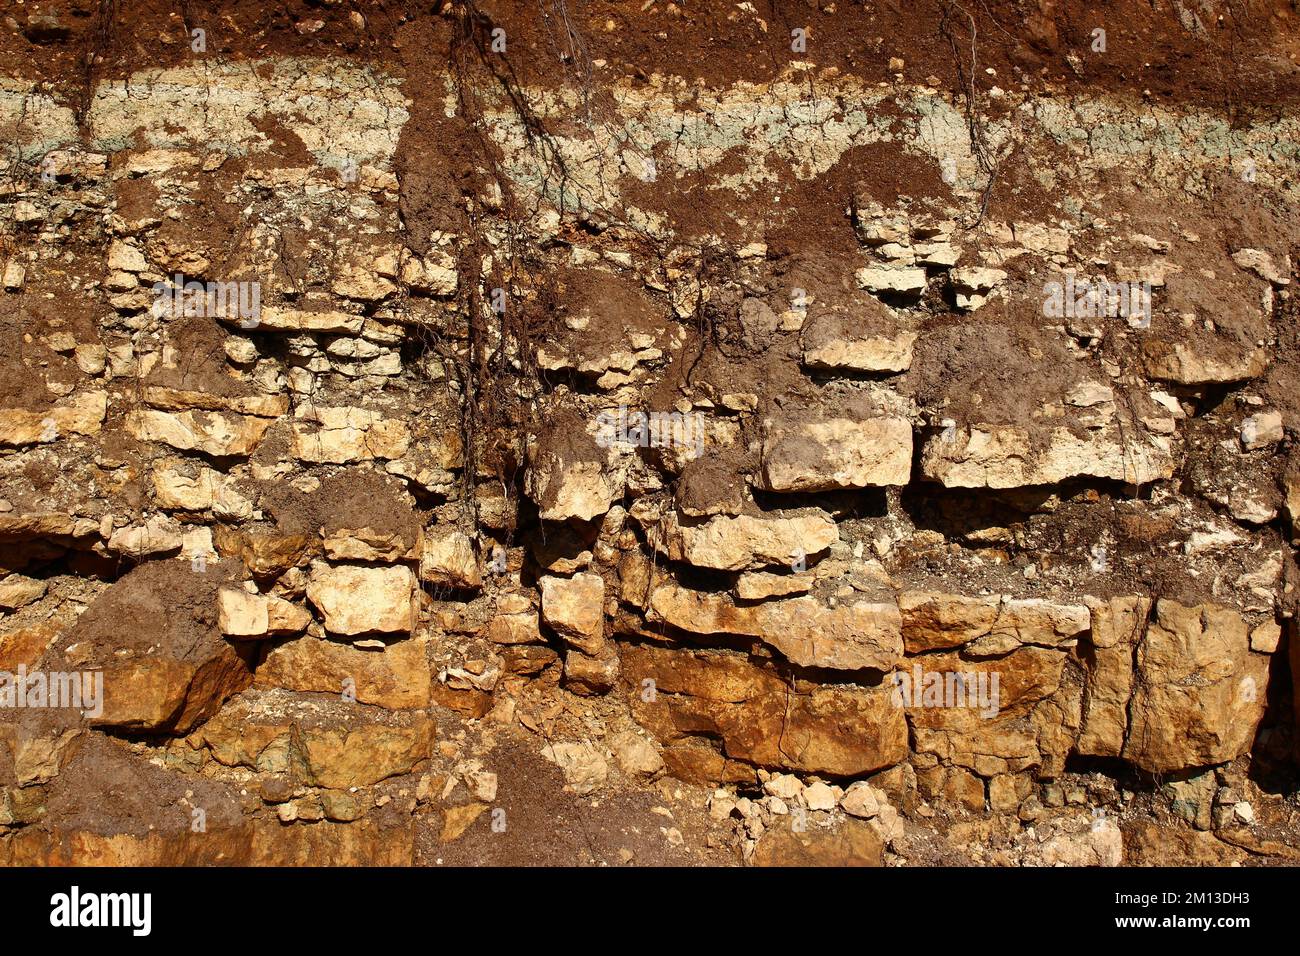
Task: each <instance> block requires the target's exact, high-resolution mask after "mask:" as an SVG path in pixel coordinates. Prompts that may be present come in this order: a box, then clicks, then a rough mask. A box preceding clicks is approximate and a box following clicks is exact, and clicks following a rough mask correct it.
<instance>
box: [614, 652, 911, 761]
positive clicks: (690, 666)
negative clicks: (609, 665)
mask: <svg viewBox="0 0 1300 956" xmlns="http://www.w3.org/2000/svg"><path fill="white" fill-rule="evenodd" d="M623 666H624V678H625V679H626V680H627V681H628V682H629V683H630V684H631V685H632V686H633V687H638V688H639V687H643V686H649V687H652V688H653V693H652V694H649V695H645V694H642V695H641V697H640V698H638V700H636V701H634V703H633V708H634V713H635V714H636V716H637V719H638V720H639V721H641V722H642V723H643V724H644V725H645V726H646V727H648V728H649V729H650V730H651V731H653V732H654V733H655V735H656V736H657V737H659V739H660V740H661V741H662V742H663V744H664V761H665V763H666V764H667V766H668V768H669V771H670V772H673V773H675V774H677V775H678V776H683V777H685V778H686V779H695V780H716V779H724V778H726V779H739V778H743V775H744V771H743V763H749V764H758V765H763V766H771V767H786V768H789V769H792V770H800V771H806V772H811V773H828V774H833V775H837V776H856V775H860V774H864V773H869V772H870V771H872V770H877V769H879V768H881V767H887V766H890V765H892V764H894V763H896V762H897V761H898V760H900V759H902V756H903V755H904V754H905V753H906V751H907V729H906V725H905V723H904V721H903V714H902V711H901V710H899V709H898V708H897V707H895V706H894V705H893V703H892V701H891V698H890V694H889V691H888V690H887V689H886V688H884V687H883V685H878V686H875V687H863V686H855V685H843V686H833V687H817V686H815V685H805V686H804V688H803V689H802V690H798V691H796V692H794V693H791V691H790V688H789V685H788V684H787V683H786V682H785V681H783V680H782V678H781V677H780V676H779V675H778V674H776V673H774V672H773V671H770V670H767V669H764V668H761V667H758V666H756V665H754V664H752V663H750V662H749V661H748V660H746V658H744V657H743V656H740V655H737V654H729V653H723V652H709V651H672V650H663V649H659V648H649V647H642V648H636V649H629V650H628V651H627V652H625V654H624V665H623ZM645 681H651V682H652V684H650V685H645V684H644V682H645ZM646 696H649V697H650V698H651V699H650V700H646V699H645V698H646ZM714 740H717V741H720V742H721V748H720V749H718V748H716V747H715V746H714V745H713V744H712V742H711V741H714ZM751 773H752V772H751Z"/></svg>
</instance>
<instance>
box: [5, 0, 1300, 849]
mask: <svg viewBox="0 0 1300 956" xmlns="http://www.w3.org/2000/svg"><path fill="white" fill-rule="evenodd" d="M7 6H8V7H9V8H11V9H7V10H6V13H5V17H6V20H5V26H6V27H7V29H5V30H3V31H0V74H3V75H0V130H2V131H3V135H0V153H3V154H4V155H3V160H4V168H5V170H6V172H7V175H6V177H5V180H4V186H3V188H2V189H0V300H2V304H3V306H4V308H3V309H2V310H0V325H2V326H3V333H4V334H3V343H4V346H3V348H0V863H4V862H12V863H22V864H42V865H45V864H56V863H86V862H94V863H106V864H112V863H127V864H134V863H151V864H158V865H168V864H172V863H182V864H217V863H239V864H246V865H260V864H279V863H286V864H294V865H296V864H305V863H316V862H327V861H328V862H337V863H339V864H340V865H353V864H357V863H368V862H376V863H380V862H383V863H389V862H391V863H395V864H414V863H419V864H429V865H456V864H464V863H493V864H496V863H500V864H503V865H512V864H515V863H519V862H526V863H537V862H540V863H574V864H580V865H615V864H617V865H626V864H628V863H637V864H641V863H644V864H652V863H653V864H659V863H663V864H670V865H682V864H686V863H710V864H712V863H729V862H739V863H749V864H757V865H782V864H791V863H794V864H801V865H802V864H809V865H840V864H844V865H848V864H860V863H861V864H867V865H878V864H882V863H884V864H886V865H901V864H903V863H907V864H928V863H941V864H945V865H952V864H954V863H969V864H980V865H984V864H993V865H1046V866H1054V865H1056V864H1063V865H1088V866H1093V865H1098V866H1100V865H1107V866H1109V865H1118V864H1120V863H1142V864H1146V863H1164V862H1182V861H1194V862H1206V861H1216V862H1225V861H1226V862H1233V861H1243V860H1250V861H1251V862H1265V861H1272V862H1277V861H1282V860H1287V861H1295V860H1296V859H1298V858H1300V853H1297V851H1296V850H1295V849H1294V847H1295V846H1296V845H1300V823H1292V822H1290V817H1291V812H1290V809H1289V804H1288V801H1290V802H1291V803H1293V802H1294V801H1293V800H1291V797H1292V796H1293V794H1291V793H1281V792H1277V788H1276V787H1274V788H1273V789H1266V788H1264V787H1263V783H1264V782H1265V781H1268V782H1269V786H1270V787H1271V786H1272V783H1273V782H1274V781H1286V780H1289V779H1292V778H1293V777H1294V773H1293V771H1294V769H1295V764H1296V763H1297V761H1298V760H1300V727H1297V726H1296V715H1297V714H1298V713H1300V706H1297V705H1295V702H1294V701H1292V702H1288V701H1287V700H1285V699H1284V697H1285V695H1286V694H1287V693H1288V691H1287V688H1291V689H1292V691H1294V692H1295V693H1297V694H1300V690H1297V688H1300V679H1298V678H1297V675H1300V647H1298V646H1300V638H1298V637H1297V624H1296V619H1297V611H1298V610H1300V600H1298V599H1297V593H1298V592H1297V589H1296V582H1297V580H1300V577H1298V568H1297V561H1296V552H1295V548H1296V546H1297V545H1298V544H1300V451H1298V450H1297V449H1298V448H1300V443H1298V442H1297V428H1300V418H1298V416H1300V398H1298V397H1297V396H1300V387H1298V386H1300V371H1298V370H1300V330H1297V328H1296V326H1297V322H1300V312H1298V311H1297V306H1296V302H1297V300H1296V295H1297V290H1298V289H1300V284H1297V282H1296V281H1295V271H1296V267H1297V256H1296V252H1295V251H1296V249H1298V248H1300V220H1297V217H1296V215H1295V210H1296V209H1297V208H1298V207H1300V168H1298V167H1297V162H1296V160H1297V156H1296V152H1295V149H1294V146H1293V144H1295V143H1296V142H1300V118H1298V117H1300V110H1297V105H1298V104H1300V73H1297V72H1296V71H1295V69H1294V68H1291V67H1287V65H1288V64H1290V63H1292V62H1293V61H1294V59H1295V52H1296V51H1295V49H1294V42H1293V41H1294V37H1295V35H1296V30H1295V29H1294V21H1295V17H1296V9H1295V4H1294V3H1291V4H1289V5H1288V4H1287V3H1284V2H1282V0H1274V2H1273V3H1271V4H1270V5H1266V6H1267V9H1265V10H1264V11H1263V15H1262V16H1261V15H1259V14H1260V11H1259V10H1258V9H1255V8H1254V7H1252V8H1251V9H1250V10H1245V9H1244V8H1243V7H1242V5H1240V4H1237V5H1222V4H1219V5H1215V10H1214V18H1215V19H1214V23H1213V24H1211V23H1210V22H1209V20H1207V19H1206V17H1207V14H1206V9H1208V5H1205V4H1201V5H1199V6H1198V5H1195V4H1186V3H1183V4H1174V5H1173V9H1172V12H1171V11H1169V10H1163V9H1162V10H1161V11H1159V12H1158V13H1157V14H1156V15H1154V16H1153V15H1152V11H1151V9H1149V7H1150V4H1145V5H1143V4H1139V3H1138V0H1114V3H1112V4H1110V5H1108V9H1110V8H1112V7H1113V8H1114V9H1113V10H1112V11H1111V12H1114V13H1115V14H1116V16H1115V17H1113V18H1111V21H1112V22H1109V23H1108V24H1107V25H1108V26H1109V28H1110V30H1111V31H1112V32H1111V41H1110V43H1111V45H1110V48H1109V51H1108V52H1106V51H1101V52H1104V53H1105V56H1104V58H1102V57H1100V56H1099V57H1098V58H1096V59H1095V62H1093V61H1091V60H1089V61H1088V63H1091V64H1092V65H1093V66H1099V65H1104V66H1105V67H1106V69H1104V70H1097V69H1085V68H1084V67H1085V66H1087V65H1088V64H1085V63H1084V61H1085V60H1088V57H1087V56H1085V55H1083V54H1084V53H1085V52H1086V51H1083V50H1082V48H1081V47H1080V46H1079V40H1080V36H1081V34H1080V24H1079V23H1078V22H1077V17H1076V16H1075V15H1074V11H1073V10H1072V9H1069V10H1067V9H1066V5H1063V4H1056V3H1047V2H1041V3H1037V4H1028V5H1023V4H1022V5H1013V4H1009V3H1007V2H1006V0H993V2H992V3H990V4H987V5H986V4H984V3H981V4H977V5H973V6H972V7H971V9H970V11H969V15H963V16H961V17H957V18H951V17H949V18H947V20H946V21H945V23H944V24H940V23H939V22H938V20H936V19H935V18H934V17H930V20H933V21H934V22H930V20H927V14H926V12H925V11H924V10H922V11H921V12H920V15H919V17H918V10H915V9H911V8H910V7H906V6H904V7H899V6H898V5H890V4H875V5H873V8H872V16H871V20H870V23H865V22H859V21H861V20H862V18H860V17H855V16H854V15H853V14H854V12H855V10H856V6H857V5H855V4H833V3H830V4H809V5H806V6H807V9H806V10H805V11H804V13H801V14H800V16H804V15H805V14H806V15H807V17H808V18H809V19H808V20H807V22H806V23H802V24H797V25H798V26H800V27H801V29H803V30H804V32H805V33H806V34H807V37H805V39H811V40H812V41H813V42H812V43H810V44H807V45H806V48H805V49H802V50H797V51H795V50H794V48H793V47H791V48H788V49H787V48H786V47H785V46H784V44H786V43H787V42H789V41H788V40H787V39H786V38H785V36H784V33H785V31H787V30H788V29H790V28H792V27H793V26H795V25H796V24H791V25H785V24H784V23H783V22H778V23H775V24H774V23H773V22H772V16H771V15H770V11H768V12H765V10H764V5H762V4H758V5H755V4H748V3H738V4H728V5H725V7H722V6H718V5H713V4H692V3H686V4H683V3H680V2H678V3H674V4H648V5H644V6H642V5H639V4H638V5H627V4H624V5H622V6H620V8H619V12H618V13H617V14H616V13H613V12H611V11H610V10H607V9H605V8H604V7H605V6H608V5H603V6H601V5H591V4H585V5H584V4H572V3H570V4H567V6H565V5H563V4H562V5H560V7H561V8H562V9H561V11H560V12H561V13H562V14H563V16H562V17H561V19H563V20H564V24H563V25H564V28H565V29H564V31H563V32H564V37H563V39H564V43H563V44H561V47H562V49H557V48H556V42H555V41H556V36H557V34H556V32H555V27H556V26H557V23H556V19H555V12H556V11H555V10H552V9H550V8H549V7H548V8H547V9H543V7H547V5H545V4H542V5H537V4H527V3H522V4H519V3H516V4H494V5H492V6H493V7H494V9H493V10H492V11H487V12H489V13H491V14H492V16H491V18H486V19H485V18H484V17H478V16H477V15H476V14H475V10H474V6H475V5H473V4H469V5H468V6H466V5H463V4H433V5H428V4H424V5H421V4H405V5H400V6H401V7H402V16H400V17H392V16H388V15H387V14H386V13H385V14H383V15H380V14H381V13H383V11H382V10H380V8H379V7H378V6H377V5H374V4H341V3H335V2H332V0H331V2H325V3H321V2H306V0H287V2H286V3H283V4H278V5H277V6H276V11H275V14H274V15H273V16H267V15H266V13H265V10H260V9H258V5H257V4H224V5H222V14H221V16H220V17H219V18H215V19H212V21H211V22H210V23H203V22H202V21H201V19H200V21H198V22H196V24H190V23H189V20H190V19H192V18H191V17H170V18H164V19H163V20H159V19H158V18H157V17H149V16H141V15H139V14H137V13H136V12H135V11H133V10H131V9H129V7H130V5H129V4H116V5H114V4H93V3H85V2H83V3H79V4H67V3H41V4H32V3H28V4H10V5H7ZM182 6H184V5H182ZM189 6H191V7H195V6H198V7H202V6H203V5H201V4H200V5H194V4H191V5H189ZM262 6H265V5H262ZM389 6H391V5H389ZM1255 6H1258V5H1255ZM354 7H355V8H356V9H353V8H354ZM1013 7H1015V9H1013ZM1020 7H1024V8H1025V9H1020ZM497 8H500V9H497ZM845 8H853V9H845ZM1219 8H1222V9H1219ZM385 9H386V8H385ZM548 11H549V12H548ZM938 12H939V13H940V14H943V12H944V11H942V10H941V11H938ZM202 13H203V11H202V10H199V11H198V12H196V13H195V14H194V15H195V16H201V14H202ZM489 19H491V24H489V22H488V20H489ZM778 19H780V18H778ZM498 20H499V21H500V23H501V24H502V29H503V30H506V31H508V33H509V46H508V50H509V52H508V53H507V52H506V51H504V50H501V49H499V48H497V44H496V40H497V38H496V37H495V35H494V36H493V37H492V38H491V46H492V48H491V49H488V46H489V43H488V40H489V37H488V34H489V33H490V32H492V30H493V28H494V26H495V24H496V23H497V21H498ZM182 21H184V22H182ZM661 21H663V22H661ZM665 23H669V24H671V25H672V27H671V28H670V27H669V26H665ZM1134 23H1137V24H1140V25H1141V29H1142V31H1143V32H1142V35H1141V37H1140V38H1139V39H1140V40H1141V42H1139V43H1135V42H1132V41H1133V40H1134V35H1133V34H1132V30H1133V28H1132V27H1131V26H1125V24H1134ZM1016 24H1020V25H1021V28H1020V32H1019V34H1016V29H1015V28H1013V27H1014V25H1016ZM196 26H197V27H199V28H202V29H203V30H205V31H207V32H206V37H207V40H208V41H209V45H208V46H207V47H206V48H205V49H199V48H198V47H200V46H203V44H202V43H197V44H196V43H195V41H197V39H198V37H197V36H193V37H192V36H188V34H189V32H190V30H191V28H192V27H196ZM941 26H943V27H944V29H940V28H939V27H941ZM1211 26H1213V29H1211V28H1210V27H1211ZM946 27H952V28H953V29H954V30H956V31H957V33H958V34H961V33H962V31H965V30H970V31H971V33H970V34H969V35H968V39H971V40H972V45H968V44H966V43H965V41H963V40H961V36H957V35H953V36H949V35H948V34H949V33H950V31H949V30H947V29H946ZM1288 27H1290V29H1288ZM677 28H680V29H677ZM1086 29H1091V27H1090V26H1088V27H1086ZM1086 29H1085V32H1086ZM1008 31H1010V34H1016V35H1015V36H1011V35H1010V34H1009V33H1008ZM1125 31H1127V34H1128V35H1127V36H1126V35H1125ZM975 36H978V37H979V38H980V43H979V44H978V54H979V63H978V67H977V68H973V70H972V71H971V72H967V70H966V69H965V66H969V65H970V64H962V63H956V64H954V59H953V50H954V47H953V40H954V38H955V39H957V40H958V41H960V42H958V43H957V46H958V47H959V48H960V49H961V50H962V51H966V52H968V53H972V54H973V52H974V51H975V46H974V45H973V42H974V41H973V38H974V37H975ZM701 38H706V39H707V42H701ZM882 38H887V39H882ZM988 38H993V39H992V41H991V42H988V43H986V42H984V41H985V40H986V39H988ZM1004 41H1015V42H1004ZM1022 41H1023V42H1022ZM1067 41H1068V42H1067ZM474 44H480V45H479V46H478V47H475V46H474ZM773 44H776V46H773ZM361 47H364V52H365V55H364V56H357V55H354V54H356V52H357V50H358V49H360V48H361ZM778 47H779V48H780V49H778ZM1070 47H1075V48H1078V49H1076V50H1075V52H1077V53H1079V54H1080V55H1081V56H1082V57H1083V59H1081V60H1078V62H1076V59H1077V58H1076V56H1075V52H1070V49H1069V48H1070ZM886 48H887V49H886ZM774 50H775V51H776V53H777V54H779V55H770V54H772V53H773V51H774ZM141 51H145V52H146V53H147V54H148V55H147V56H145V57H144V58H142V57H141V56H140V52H141ZM1094 52H1098V51H1094ZM479 53H482V54H484V55H482V56H480V55H478V54H479ZM792 53H793V54H794V55H790V54H792ZM1062 56H1063V57H1064V58H1065V59H1064V61H1060V57H1062ZM1169 62H1177V63H1178V64H1179V70H1178V71H1177V73H1178V75H1177V76H1174V75H1173V72H1172V71H1168V70H1165V71H1163V72H1162V77H1163V78H1162V79H1161V82H1160V83H1159V84H1158V88H1157V86H1156V84H1152V89H1151V91H1150V96H1148V97H1147V98H1146V100H1145V101H1143V102H1142V103H1141V104H1135V102H1134V101H1133V97H1132V96H1131V93H1132V90H1130V89H1127V88H1126V87H1125V86H1124V84H1122V83H1121V84H1119V85H1116V79H1115V78H1116V77H1133V76H1143V75H1146V74H1147V73H1149V72H1151V71H1157V72H1160V71H1159V67H1160V65H1161V64H1166V63H1169ZM1223 63H1231V64H1232V65H1233V70H1232V72H1231V74H1230V77H1228V78H1225V76H1226V74H1225V72H1224V71H1223V69H1222V68H1221V67H1222V64H1223ZM1279 65H1281V66H1282V67H1287V68H1286V69H1280V68H1279ZM954 66H960V67H962V69H957V70H954V69H951V68H952V67H954ZM1067 67H1069V68H1068V69H1067ZM972 77H973V79H972ZM1229 82H1231V84H1232V86H1231V88H1230V89H1229V88H1227V87H1226V86H1225V84H1227V83H1229ZM972 84H973V85H972ZM684 90H689V91H690V92H689V95H683V94H682V91H684ZM1221 94H1223V95H1221ZM1226 94H1231V95H1230V96H1229V95H1226ZM972 98H973V99H972ZM1228 103H1231V104H1232V105H1231V107H1229V106H1228V105H1225V104H1228ZM1139 106H1140V108H1139ZM967 107H973V108H974V109H972V110H968V108H967ZM1103 200H1104V201H1103ZM74 691H75V692H76V693H74ZM1297 700H1300V697H1298V698H1297ZM666 778H674V779H675V780H676V782H674V779H666ZM679 784H680V786H679ZM498 811H500V813H498ZM502 814H504V818H503V817H502ZM205 815H206V826H207V830H206V831H203V830H202V829H201V828H200V829H190V828H191V827H192V826H197V825H198V824H199V823H201V822H202V820H203V819H204V818H205ZM593 823H594V825H592V824H593ZM205 833H206V840H205V839H201V837H202V836H204V834H205Z"/></svg>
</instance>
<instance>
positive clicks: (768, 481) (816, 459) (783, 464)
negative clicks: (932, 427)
mask: <svg viewBox="0 0 1300 956" xmlns="http://www.w3.org/2000/svg"><path fill="white" fill-rule="evenodd" d="M765 425H766V428H765V432H766V437H765V438H764V441H763V450H762V465H761V471H760V473H759V481H760V484H761V486H762V487H763V488H764V489H766V490H767V491H831V490H834V489H836V488H868V487H872V486H881V485H905V484H907V482H908V478H909V477H910V474H911V470H912V426H911V424H910V423H909V422H908V421H907V420H906V419H902V418H876V419H866V420H864V421H854V420H853V419H848V418H828V419H826V420H824V421H812V422H781V421H769V422H767V423H765Z"/></svg>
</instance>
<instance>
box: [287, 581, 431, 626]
mask: <svg viewBox="0 0 1300 956" xmlns="http://www.w3.org/2000/svg"><path fill="white" fill-rule="evenodd" d="M414 586H415V578H414V575H412V574H411V571H410V569H409V568H404V567H389V568H360V567H347V566H339V567H329V566H328V565H323V564H322V565H318V566H317V567H315V568H313V569H312V573H311V578H310V580H309V581H308V583H307V597H308V598H310V600H311V603H312V604H314V605H315V606H316V608H317V609H318V610H319V611H320V613H321V614H322V615H323V617H324V623H325V630H327V631H329V632H330V633H332V634H344V635H348V636H352V635H356V634H367V633H370V632H372V631H378V632H382V633H388V634H393V633H409V632H410V630H411V622H412V619H413V614H412V609H411V600H412V592H413V589H414Z"/></svg>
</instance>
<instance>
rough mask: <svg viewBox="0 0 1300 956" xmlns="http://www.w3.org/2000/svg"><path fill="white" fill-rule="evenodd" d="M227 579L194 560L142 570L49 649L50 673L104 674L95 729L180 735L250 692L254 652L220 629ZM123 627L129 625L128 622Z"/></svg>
mask: <svg viewBox="0 0 1300 956" xmlns="http://www.w3.org/2000/svg"><path fill="white" fill-rule="evenodd" d="M221 583H222V582H221V580H220V575H219V574H218V573H217V572H216V571H215V570H213V571H212V572H210V573H202V572H200V573H196V572H195V571H193V570H191V568H190V565H189V564H188V563H187V562H184V563H183V562H169V563H164V562H157V563H150V564H145V565H142V566H141V567H140V568H138V569H137V570H135V571H133V572H132V573H130V574H128V575H126V576H124V577H123V578H122V579H121V580H119V581H118V582H117V583H115V584H114V585H113V586H112V587H111V588H109V589H108V590H107V591H105V592H104V595H103V596H102V598H101V599H100V600H99V601H97V602H96V603H95V606H94V607H93V608H92V609H91V610H89V611H87V612H86V613H85V614H83V615H82V616H81V617H80V618H79V619H78V620H77V623H76V625H75V626H74V627H72V628H71V629H70V630H69V631H68V633H67V634H65V635H64V636H63V637H61V638H60V639H59V640H58V641H56V642H55V644H54V645H53V646H52V647H51V648H50V649H49V650H48V651H47V652H46V654H45V656H44V658H43V659H42V661H41V664H40V667H41V669H42V670H44V671H47V672H73V671H75V672H80V671H91V672H100V673H102V675H103V700H102V712H101V713H99V714H93V713H90V714H87V716H88V718H89V720H90V722H91V724H92V725H93V726H103V727H113V728H118V729H121V730H124V731H136V732H153V733H158V732H166V733H177V734H183V733H185V732H187V731H189V730H190V729H191V728H193V727H194V726H196V725H197V724H199V723H201V722H202V721H204V720H206V719H207V718H209V717H211V716H212V715H213V714H215V713H216V712H217V711H218V710H219V709H220V708H221V706H222V704H223V703H224V702H225V700H226V699H227V698H228V697H230V696H232V695H233V694H236V693H238V692H239V691H241V690H243V689H244V688H245V687H247V686H248V685H249V684H250V683H252V680H253V669H252V667H251V665H250V661H249V660H248V655H247V652H245V651H242V650H241V649H239V648H236V647H235V646H234V645H232V644H230V643H229V642H227V641H226V640H224V639H223V638H222V636H221V632H220V630H219V628H218V626H217V614H218V612H217V597H218V589H219V588H220V587H221ZM126 622H130V624H129V626H127V625H126Z"/></svg>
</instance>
